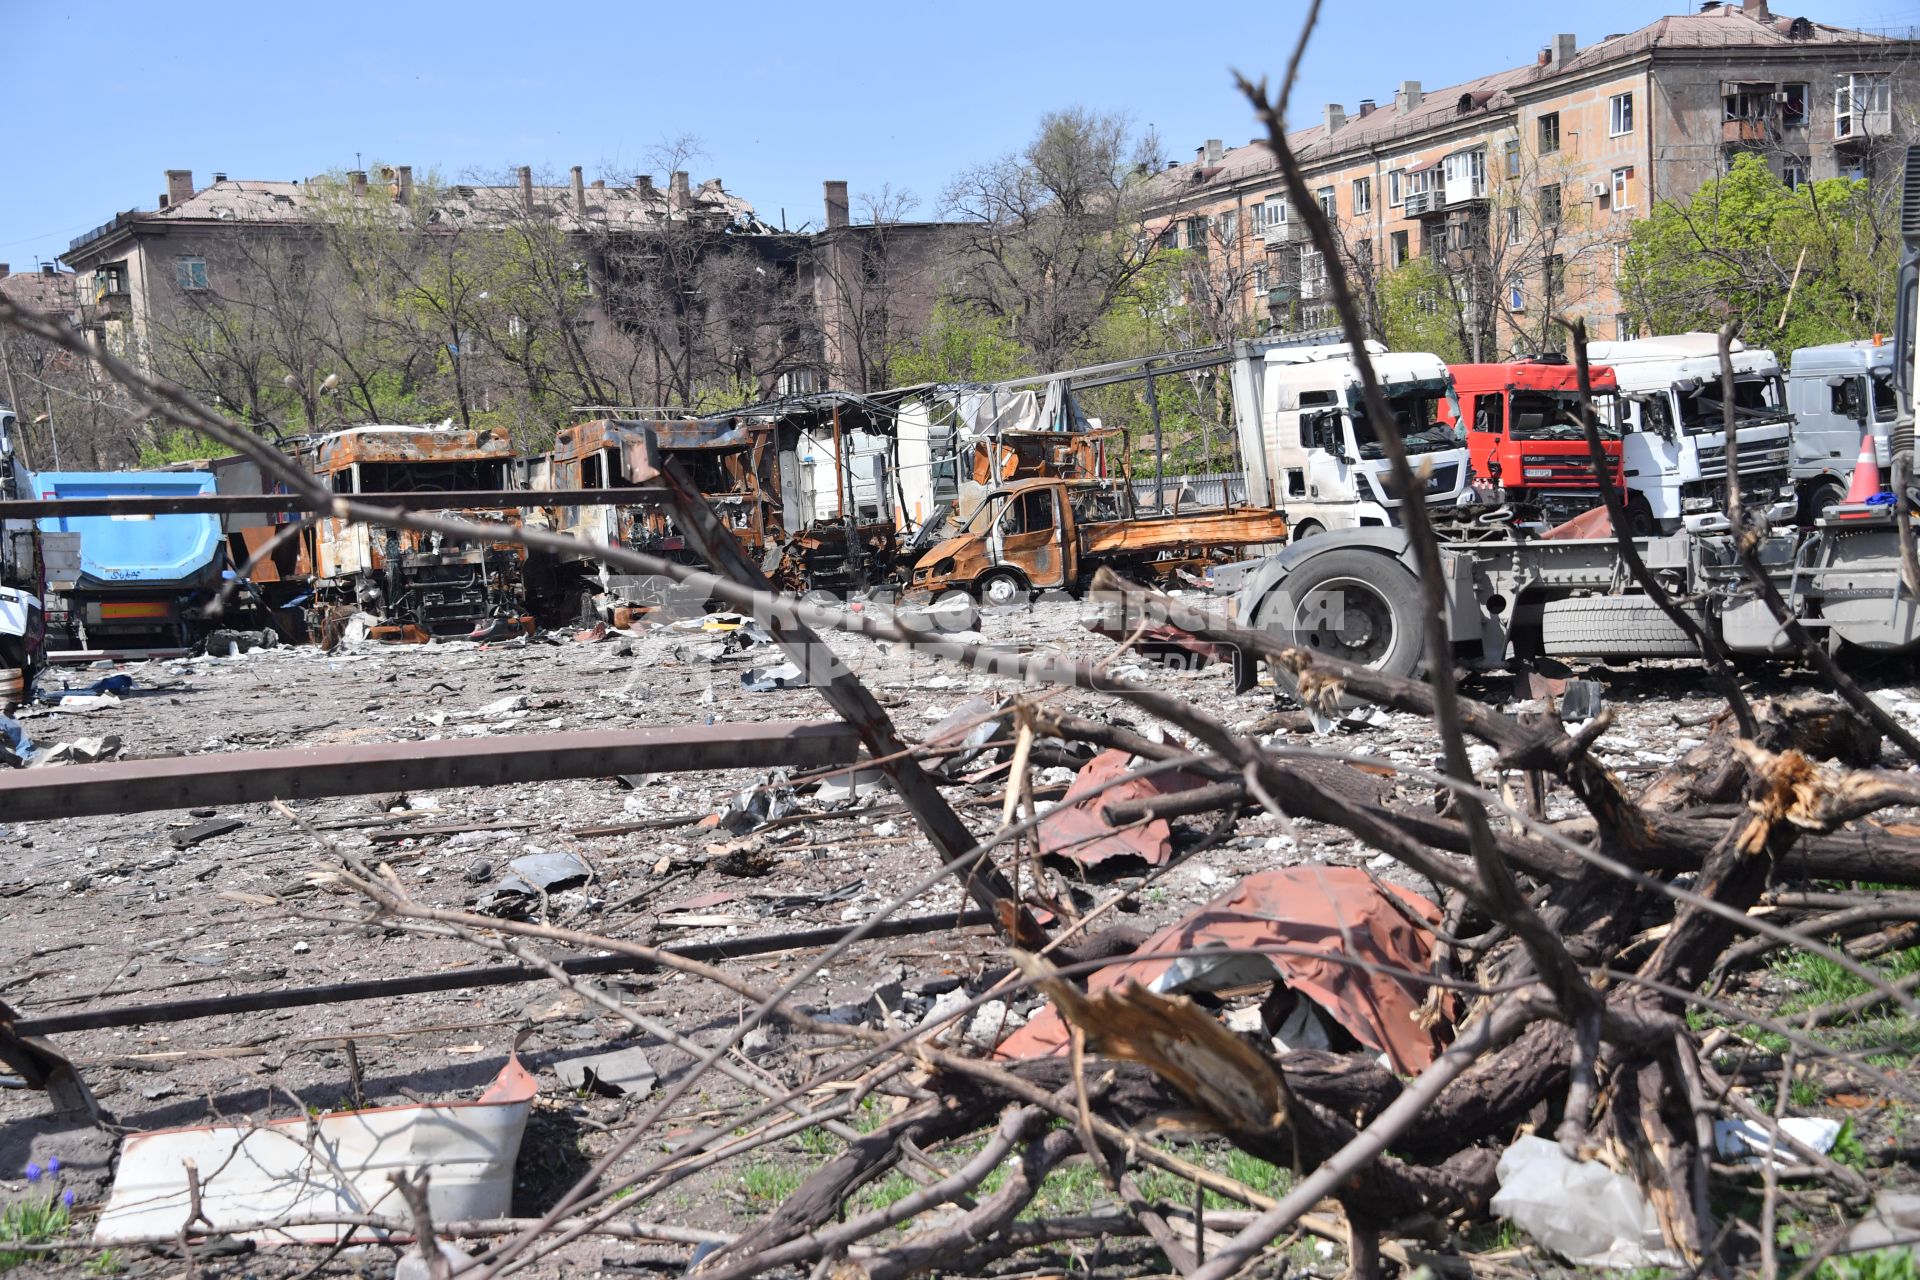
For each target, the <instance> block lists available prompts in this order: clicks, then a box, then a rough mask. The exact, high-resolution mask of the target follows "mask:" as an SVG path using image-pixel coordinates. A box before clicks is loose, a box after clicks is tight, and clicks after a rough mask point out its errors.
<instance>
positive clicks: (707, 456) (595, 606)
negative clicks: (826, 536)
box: [519, 418, 785, 626]
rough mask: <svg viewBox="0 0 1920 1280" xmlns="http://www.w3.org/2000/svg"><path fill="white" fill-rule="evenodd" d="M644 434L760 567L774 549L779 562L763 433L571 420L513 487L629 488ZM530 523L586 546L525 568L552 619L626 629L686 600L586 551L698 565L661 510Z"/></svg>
mask: <svg viewBox="0 0 1920 1280" xmlns="http://www.w3.org/2000/svg"><path fill="white" fill-rule="evenodd" d="M649 432H651V433H652V434H653V436H654V437H655V439H656V440H657V441H658V444H659V456H660V457H662V458H664V459H665V460H667V461H669V462H671V463H673V464H675V465H676V466H678V467H680V468H681V469H682V470H683V471H684V472H686V474H687V475H688V477H689V478H690V479H691V480H692V481H693V483H694V485H695V486H696V487H697V488H698V489H699V490H700V492H701V493H702V494H703V495H704V496H705V497H706V499H707V502H708V503H709V504H710V505H711V506H712V507H713V509H714V511H715V513H716V514H718V515H719V517H720V519H721V520H722V521H723V522H724V523H725V524H726V526H727V527H728V528H729V529H731V530H732V531H733V535H734V537H735V538H736V539H738V540H739V542H740V546H741V549H742V550H744V551H745V552H746V553H747V554H748V555H749V556H751V557H752V558H754V559H756V560H760V561H762V562H763V563H766V562H768V555H767V553H768V549H769V548H772V549H773V557H772V559H773V561H774V562H776V563H777V561H778V558H779V555H780V552H781V548H782V546H783V544H784V542H785V538H784V531H783V529H782V527H781V523H780V503H779V492H780V487H779V480H778V475H777V472H776V470H775V461H774V450H773V448H772V445H771V441H772V435H773V433H772V432H771V430H769V429H758V430H756V429H754V428H752V427H750V426H742V425H737V424H733V423H728V422H717V421H709V420H705V419H692V420H686V421H672V422H629V421H621V420H617V419H605V418H603V419H596V420H595V421H592V422H581V423H576V424H575V425H573V426H571V427H565V428H562V429H561V431H560V432H559V433H558V434H557V435H556V436H555V437H554V444H553V449H552V450H551V451H550V452H548V453H544V454H540V455H539V456H537V457H533V458H528V459H525V460H524V461H523V462H521V463H520V471H519V478H520V483H521V485H522V486H523V487H525V488H527V489H534V490H573V489H584V490H594V489H619V488H623V487H626V486H627V485H628V484H629V483H630V480H629V476H630V475H631V474H632V473H633V467H632V465H631V461H632V460H633V459H637V458H643V457H646V456H648V454H647V452H646V435H647V433H649ZM527 521H528V524H529V525H530V526H535V527H541V528H546V529H549V530H551V531H553V532H555V533H563V534H569V535H571V536H573V537H575V538H578V539H579V540H580V542H581V543H582V544H583V545H582V547H581V549H580V550H579V551H578V552H574V553H570V554H562V555H555V554H553V553H549V552H540V553H536V554H535V555H534V556H533V557H532V559H531V560H530V561H529V563H528V569H527V573H528V583H529V591H530V595H531V598H532V600H533V603H534V606H535V609H536V611H537V612H538V613H539V614H540V615H541V616H542V617H543V618H545V619H548V620H551V621H560V620H563V619H578V620H579V621H581V622H588V623H590V622H593V621H594V620H596V619H599V618H606V619H608V620H610V621H613V622H614V623H615V624H616V625H620V626H625V625H627V624H628V623H629V622H630V621H631V619H632V615H633V614H634V613H635V612H638V611H644V610H648V609H657V608H660V607H662V606H663V605H665V604H666V603H667V602H668V600H669V599H670V598H674V597H675V596H676V595H677V594H684V593H679V592H677V591H676V588H675V587H674V584H673V583H672V582H671V581H669V580H667V579H664V578H656V577H653V576H651V575H647V574H631V573H624V572H620V571H617V570H615V569H612V568H610V567H609V566H607V565H606V564H604V563H603V562H601V561H599V560H597V559H595V558H594V557H593V555H592V552H591V550H590V549H589V548H591V547H596V546H601V547H605V546H612V547H625V548H627V549H629V550H633V551H645V552H648V553H650V554H652V555H656V556H660V557H662V558H663V559H666V560H671V561H673V562H675V563H677V564H684V565H689V566H698V565H700V564H701V563H702V561H701V560H700V557H699V555H698V554H697V553H696V552H695V551H694V550H693V547H692V544H691V543H690V542H688V540H687V537H686V534H685V533H684V531H682V530H681V529H680V528H679V526H678V525H677V524H676V523H675V521H674V518H673V513H672V512H671V511H670V510H669V509H668V508H667V507H666V506H665V505H664V504H662V503H654V502H641V503H619V504H616V503H603V504H594V505H584V506H564V507H558V506H556V507H536V508H533V509H532V510H530V511H529V512H528V513H527Z"/></svg>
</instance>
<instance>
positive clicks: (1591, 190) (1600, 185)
mask: <svg viewBox="0 0 1920 1280" xmlns="http://www.w3.org/2000/svg"><path fill="white" fill-rule="evenodd" d="M1609 190H1611V188H1609V187H1608V186H1607V184H1606V183H1604V182H1596V183H1594V184H1592V185H1591V186H1589V187H1588V188H1587V194H1588V195H1590V196H1592V197H1593V198H1594V199H1595V200H1598V199H1599V198H1600V197H1602V196H1604V195H1606V194H1607V192H1608V191H1609Z"/></svg>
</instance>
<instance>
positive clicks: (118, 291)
mask: <svg viewBox="0 0 1920 1280" xmlns="http://www.w3.org/2000/svg"><path fill="white" fill-rule="evenodd" d="M126 291H127V264H126V263H124V262H109V263H108V264H107V265H105V266H104V267H101V268H100V269H99V270H97V271H95V272H94V273H93V293H94V301H96V302H98V301H100V300H101V299H103V298H110V297H116V296H120V295H124V294H125V293H126Z"/></svg>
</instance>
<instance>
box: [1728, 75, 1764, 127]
mask: <svg viewBox="0 0 1920 1280" xmlns="http://www.w3.org/2000/svg"><path fill="white" fill-rule="evenodd" d="M1720 101H1721V114H1722V115H1723V116H1724V117H1725V118H1726V119H1728V120H1766V119H1767V118H1769V117H1770V116H1772V114H1773V86H1772V85H1770V84H1735V85H1730V86H1727V87H1726V88H1724V89H1723V91H1722V93H1721V99H1720Z"/></svg>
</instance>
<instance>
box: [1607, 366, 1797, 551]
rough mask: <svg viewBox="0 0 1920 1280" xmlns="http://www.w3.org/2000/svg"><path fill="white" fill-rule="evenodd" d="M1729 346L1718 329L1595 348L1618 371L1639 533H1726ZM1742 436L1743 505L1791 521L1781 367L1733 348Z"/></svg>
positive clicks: (1625, 457)
mask: <svg viewBox="0 0 1920 1280" xmlns="http://www.w3.org/2000/svg"><path fill="white" fill-rule="evenodd" d="M1719 343H1720V340H1719V336H1718V335H1716V334H1711V333H1682V334H1675V335H1673V336H1672V337H1665V338H1636V339H1632V340H1629V341H1623V342H1595V343H1592V344H1590V345H1589V346H1588V348H1587V355H1588V358H1589V359H1591V360H1592V361H1593V363H1594V364H1596V365H1605V366H1608V367H1610V368H1611V369H1612V370H1613V375H1614V380H1615V385H1616V387H1617V388H1618V392H1619V397H1620V407H1621V426H1622V435H1621V438H1620V468H1621V476H1622V479H1623V480H1624V481H1625V484H1626V487H1627V518H1628V520H1629V521H1630V522H1631V524H1632V531H1633V532H1634V533H1635V534H1653V533H1672V532H1674V531H1675V530H1677V529H1682V528H1685V529H1689V530H1692V531H1695V532H1704V531H1707V530H1710V529H1714V528H1724V527H1725V523H1726V516H1725V514H1724V513H1725V511H1726V507H1727V485H1728V476H1727V438H1726V428H1725V416H1724V406H1723V404H1722V402H1721V387H1720V381H1721V378H1720V346H1719ZM1733 374H1734V388H1733V395H1734V431H1735V437H1736V440H1735V445H1736V448H1737V450H1738V455H1737V457H1738V463H1737V466H1738V483H1739V485H1740V493H1741V498H1742V502H1743V503H1744V505H1745V506H1746V507H1747V508H1748V509H1750V510H1756V511H1765V512H1766V513H1767V515H1768V517H1769V518H1770V519H1773V520H1785V519H1788V518H1790V517H1792V516H1793V515H1794V514H1795V512H1796V510H1797V508H1798V502H1797V499H1796V498H1795V496H1794V492H1793V485H1792V477H1791V473H1790V462H1789V447H1790V441H1791V437H1792V427H1793V418H1792V415H1791V414H1789V413H1788V411H1787V402H1786V391H1785V388H1784V387H1783V386H1782V385H1781V376H1780V362H1779V361H1778V360H1776V359H1775V358H1774V355H1773V353H1772V352H1771V351H1760V350H1749V349H1747V347H1746V346H1745V345H1744V344H1742V343H1740V342H1739V341H1735V342H1734V343H1733Z"/></svg>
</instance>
